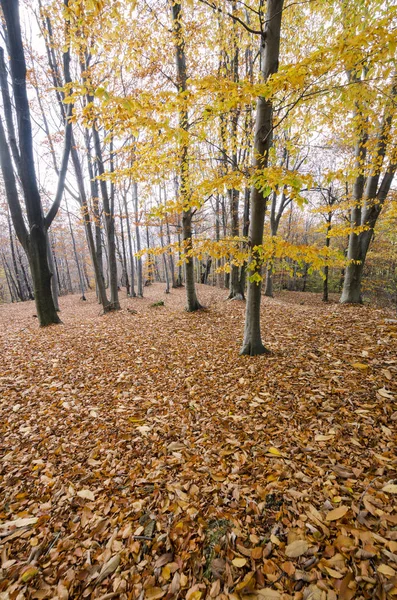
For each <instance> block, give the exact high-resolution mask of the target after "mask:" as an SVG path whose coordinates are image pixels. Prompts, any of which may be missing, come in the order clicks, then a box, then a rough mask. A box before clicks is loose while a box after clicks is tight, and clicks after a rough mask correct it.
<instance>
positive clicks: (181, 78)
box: [171, 2, 201, 312]
mask: <svg viewBox="0 0 397 600" xmlns="http://www.w3.org/2000/svg"><path fill="white" fill-rule="evenodd" d="M171 10H172V27H173V33H174V44H175V60H176V71H177V85H178V92H179V98H180V109H179V127H180V129H181V132H182V136H181V137H182V142H181V148H180V186H179V193H180V195H181V198H182V205H183V213H182V232H183V242H184V254H185V274H186V299H187V306H186V310H187V311H188V312H194V311H196V310H199V309H200V308H201V304H200V302H199V301H198V298H197V294H196V287H195V283H194V262H193V257H192V256H191V250H192V218H193V210H192V208H191V206H190V205H189V156H188V152H189V148H188V141H187V134H188V130H189V115H188V111H187V108H186V91H187V72H186V55H185V42H184V37H183V26H182V7H181V4H180V3H179V2H173V3H172V9H171Z"/></svg>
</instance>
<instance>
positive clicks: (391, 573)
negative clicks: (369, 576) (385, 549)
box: [376, 564, 396, 577]
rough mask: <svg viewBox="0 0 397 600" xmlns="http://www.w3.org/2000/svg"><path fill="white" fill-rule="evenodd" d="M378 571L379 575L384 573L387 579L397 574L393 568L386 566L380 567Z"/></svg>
mask: <svg viewBox="0 0 397 600" xmlns="http://www.w3.org/2000/svg"><path fill="white" fill-rule="evenodd" d="M376 570H377V571H378V573H382V575H386V576H387V577H394V575H395V574H396V571H395V570H394V569H393V568H392V567H389V565H385V564H382V565H379V567H378V568H377V569H376Z"/></svg>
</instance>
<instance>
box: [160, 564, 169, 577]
mask: <svg viewBox="0 0 397 600" xmlns="http://www.w3.org/2000/svg"><path fill="white" fill-rule="evenodd" d="M161 575H162V577H163V579H165V580H166V581H168V580H169V579H170V577H171V571H170V568H169V566H168V565H165V567H163V568H162V570H161Z"/></svg>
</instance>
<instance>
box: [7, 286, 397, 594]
mask: <svg viewBox="0 0 397 600" xmlns="http://www.w3.org/2000/svg"><path fill="white" fill-rule="evenodd" d="M145 295H146V298H145V299H128V300H126V299H124V300H123V310H122V311H120V312H119V313H116V314H111V315H108V316H100V314H99V313H100V310H99V307H98V305H97V304H96V302H95V299H94V297H93V295H91V296H90V297H89V301H88V302H82V301H81V300H79V298H78V296H72V297H67V298H62V299H61V308H62V313H61V316H62V319H63V324H62V325H58V326H54V327H50V328H47V329H45V330H40V329H39V327H38V324H37V319H35V318H33V314H34V304H33V303H24V304H19V305H12V306H10V305H8V306H1V307H0V344H1V355H0V559H1V570H0V600H6V599H7V600H8V599H10V600H15V599H18V600H22V599H24V598H26V599H30V598H32V599H33V598H37V599H41V598H59V599H60V600H64V599H67V598H76V599H77V598H102V599H103V600H105V599H107V598H120V599H121V600H126V599H138V598H139V599H146V600H155V599H156V598H164V599H166V600H168V599H173V598H180V599H185V598H186V599H187V600H199V599H200V598H201V599H204V598H219V599H225V600H226V599H230V600H237V599H249V598H262V599H265V600H266V599H270V600H274V599H278V598H279V599H289V598H295V599H297V600H298V599H302V598H303V599H306V600H308V599H309V598H310V599H313V600H333V599H335V598H341V599H342V600H350V599H352V598H380V599H386V598H392V597H396V595H397V510H396V498H397V495H396V493H397V453H396V439H397V438H396V425H397V323H396V322H395V321H394V323H393V322H392V320H393V319H394V318H395V317H394V315H393V314H391V313H388V312H386V311H382V310H379V309H375V308H371V307H367V306H365V307H351V306H340V305H338V304H337V303H330V304H327V305H324V304H323V303H322V302H321V299H320V297H319V296H317V295H314V294H299V293H285V294H281V295H279V296H278V297H276V298H275V299H273V300H272V299H264V300H263V337H264V340H265V342H266V344H267V346H268V347H269V349H270V350H271V352H272V353H271V354H270V355H266V356H260V357H254V358H250V357H246V356H245V357H240V356H239V355H238V352H239V348H240V346H241V341H242V332H243V324H244V304H243V303H240V302H230V301H225V296H226V292H225V291H222V290H216V289H214V288H211V287H206V286H199V297H200V300H201V301H202V302H203V303H204V304H205V305H206V306H207V308H208V310H207V311H201V312H198V313H194V314H188V313H185V312H184V310H183V307H184V304H185V298H184V290H177V291H175V290H173V291H172V293H171V294H170V295H169V296H165V295H164V291H163V286H160V285H154V286H152V287H150V288H145ZM158 300H164V302H165V306H158V307H152V306H151V303H153V302H155V301H158ZM128 308H129V309H130V310H133V309H135V310H136V311H137V312H136V314H134V313H133V312H130V311H129V310H128Z"/></svg>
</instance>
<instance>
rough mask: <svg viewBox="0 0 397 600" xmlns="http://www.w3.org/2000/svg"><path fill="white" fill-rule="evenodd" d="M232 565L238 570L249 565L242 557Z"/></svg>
mask: <svg viewBox="0 0 397 600" xmlns="http://www.w3.org/2000/svg"><path fill="white" fill-rule="evenodd" d="M232 564H233V565H234V566H235V567H238V568H240V567H244V566H245V565H246V564H247V559H246V558H242V557H237V558H234V559H233V560H232Z"/></svg>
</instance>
